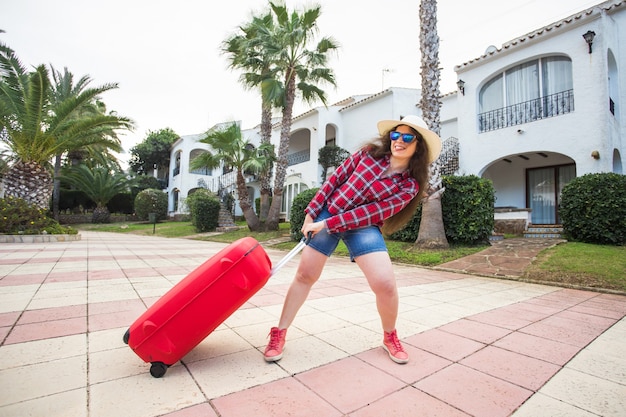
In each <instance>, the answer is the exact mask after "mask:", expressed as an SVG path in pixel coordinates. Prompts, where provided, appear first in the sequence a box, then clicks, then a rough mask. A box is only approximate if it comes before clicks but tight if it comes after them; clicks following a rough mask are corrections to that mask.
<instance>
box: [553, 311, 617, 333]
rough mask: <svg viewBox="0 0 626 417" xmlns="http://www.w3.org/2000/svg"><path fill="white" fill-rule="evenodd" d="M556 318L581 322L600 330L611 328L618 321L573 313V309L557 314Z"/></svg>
mask: <svg viewBox="0 0 626 417" xmlns="http://www.w3.org/2000/svg"><path fill="white" fill-rule="evenodd" d="M554 317H561V318H564V319H569V320H574V321H580V322H582V323H585V324H586V325H588V326H590V327H592V328H598V329H608V328H609V327H611V326H612V325H614V324H615V322H617V320H616V319H611V318H607V317H601V316H597V315H594V314H586V313H581V312H578V311H572V310H571V309H570V310H565V311H563V312H561V313H559V314H555V315H554Z"/></svg>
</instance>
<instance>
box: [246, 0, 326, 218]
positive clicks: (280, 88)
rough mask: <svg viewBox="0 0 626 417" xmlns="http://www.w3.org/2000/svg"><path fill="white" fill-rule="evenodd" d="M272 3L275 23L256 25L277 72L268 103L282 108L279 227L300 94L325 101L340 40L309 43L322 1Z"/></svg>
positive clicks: (276, 196) (275, 205)
mask: <svg viewBox="0 0 626 417" xmlns="http://www.w3.org/2000/svg"><path fill="white" fill-rule="evenodd" d="M270 7H271V11H272V14H273V18H272V22H275V23H272V24H271V25H268V26H267V27H266V28H265V30H261V29H259V28H257V29H258V31H257V32H256V35H257V36H258V37H259V38H260V39H259V42H260V47H261V48H263V49H264V51H265V53H267V56H269V57H270V59H271V68H272V72H271V75H272V76H268V77H263V80H262V83H261V90H262V95H263V99H264V100H267V102H269V103H279V104H280V107H281V108H282V119H281V130H280V142H279V146H278V155H277V162H276V165H275V177H274V188H273V193H272V195H273V198H272V204H271V206H270V209H269V213H268V216H267V222H266V225H265V226H266V229H267V230H277V229H278V222H279V215H280V207H281V203H282V195H283V186H284V183H285V176H286V171H287V166H288V161H287V153H288V151H289V136H290V133H291V123H292V119H293V106H294V102H295V99H296V95H297V94H300V96H301V98H302V99H303V100H304V101H305V102H309V103H313V102H315V101H318V100H319V101H321V102H322V103H323V104H324V105H326V94H325V92H324V91H323V90H322V89H321V88H320V87H319V84H321V83H328V84H330V85H333V86H334V85H335V84H336V83H335V77H334V74H333V71H332V70H331V69H329V68H327V67H326V65H327V62H328V59H329V54H330V53H331V52H335V51H336V50H337V49H338V45H337V43H336V42H335V41H334V40H333V39H332V38H329V37H324V38H322V39H321V40H320V41H319V42H317V44H316V45H315V46H314V47H313V48H312V49H309V48H310V44H311V41H312V39H313V38H314V37H315V35H316V34H317V32H318V27H317V19H318V17H319V16H320V14H321V7H320V6H314V7H312V8H310V9H305V10H304V11H303V12H302V13H298V12H296V11H293V12H291V13H289V11H288V10H287V7H286V6H285V5H283V4H276V3H273V2H271V1H270Z"/></svg>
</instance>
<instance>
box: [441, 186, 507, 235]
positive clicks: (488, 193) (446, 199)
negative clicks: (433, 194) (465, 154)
mask: <svg viewBox="0 0 626 417" xmlns="http://www.w3.org/2000/svg"><path fill="white" fill-rule="evenodd" d="M443 186H444V187H446V191H445V192H444V193H443V197H442V199H441V206H442V214H443V225H444V227H445V229H446V236H447V238H448V242H450V243H454V244H457V243H458V244H465V245H475V244H482V243H488V242H489V236H491V234H492V233H493V223H494V220H493V215H494V209H493V205H494V203H495V200H496V198H495V191H494V188H493V183H492V182H491V181H490V180H486V179H482V178H480V177H478V176H476V175H464V176H445V177H443Z"/></svg>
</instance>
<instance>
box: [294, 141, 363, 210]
mask: <svg viewBox="0 0 626 417" xmlns="http://www.w3.org/2000/svg"><path fill="white" fill-rule="evenodd" d="M364 155H365V151H364V150H360V151H358V152H356V153H354V154H352V155H350V157H348V159H346V160H345V161H344V162H343V163H342V164H341V165H340V166H339V167H338V168H337V169H336V170H335V172H333V173H332V174H331V175H330V177H328V179H327V180H326V182H324V184H323V185H322V186H321V187H320V189H319V190H318V191H317V193H316V194H315V196H314V197H313V199H312V200H311V202H310V203H309V205H308V206H307V207H306V209H305V210H304V212H305V213H306V214H309V215H310V216H311V217H312V218H314V219H315V218H317V216H318V215H319V214H320V212H321V211H322V208H323V207H324V204H326V201H327V200H328V198H329V197H330V196H331V195H332V193H333V192H334V191H335V190H336V189H337V187H339V186H340V185H341V184H343V183H344V182H345V181H346V180H347V179H348V177H349V176H350V174H351V173H352V172H353V171H354V170H355V168H356V167H357V165H358V164H359V162H360V161H361V159H362V158H363V156H364Z"/></svg>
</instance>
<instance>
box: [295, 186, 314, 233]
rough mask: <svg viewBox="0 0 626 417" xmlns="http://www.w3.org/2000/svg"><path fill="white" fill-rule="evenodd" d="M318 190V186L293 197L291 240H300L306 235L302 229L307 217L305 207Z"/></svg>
mask: <svg viewBox="0 0 626 417" xmlns="http://www.w3.org/2000/svg"><path fill="white" fill-rule="evenodd" d="M317 190H318V188H310V189H308V190H304V191H302V192H301V193H300V194H298V195H297V196H296V197H295V198H294V199H293V202H292V203H291V212H290V214H289V223H290V226H289V227H290V232H291V233H290V234H291V240H296V241H298V240H300V239H302V237H303V236H304V235H303V234H302V232H301V231H300V229H302V225H303V224H304V218H305V217H306V214H305V213H304V209H305V208H306V206H308V205H309V203H310V202H311V200H312V199H313V197H315V193H317Z"/></svg>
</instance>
